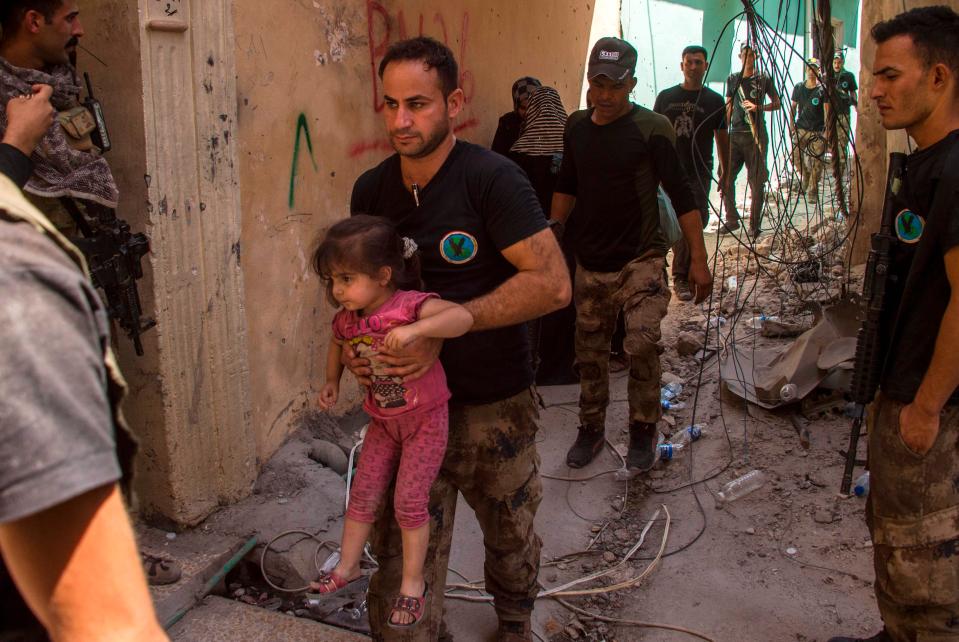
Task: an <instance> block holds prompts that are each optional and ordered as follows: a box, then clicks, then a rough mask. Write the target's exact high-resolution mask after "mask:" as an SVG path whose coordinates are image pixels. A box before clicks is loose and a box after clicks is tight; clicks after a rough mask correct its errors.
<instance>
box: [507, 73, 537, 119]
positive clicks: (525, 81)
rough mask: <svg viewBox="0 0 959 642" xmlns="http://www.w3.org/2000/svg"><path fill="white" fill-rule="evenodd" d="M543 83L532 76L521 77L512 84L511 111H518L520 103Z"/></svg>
mask: <svg viewBox="0 0 959 642" xmlns="http://www.w3.org/2000/svg"><path fill="white" fill-rule="evenodd" d="M542 86H543V83H541V82H540V81H538V80H537V79H535V78H533V77H532V76H523V77H522V78H520V79H519V80H517V81H516V82H514V83H513V109H514V110H515V111H519V106H520V103H522V102H523V100H524V99H525V98H527V97H529V95H530V94H531V93H533V91H534V90H535V89H536V88H537V87H542Z"/></svg>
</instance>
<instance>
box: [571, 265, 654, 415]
mask: <svg viewBox="0 0 959 642" xmlns="http://www.w3.org/2000/svg"><path fill="white" fill-rule="evenodd" d="M669 297H670V292H669V286H668V284H667V281H666V259H665V258H663V257H660V256H654V257H650V258H644V259H636V260H635V261H631V262H630V263H627V264H626V265H625V266H624V267H623V269H622V270H620V271H619V272H590V271H589V270H586V269H584V268H583V266H581V265H577V266H576V279H575V283H574V285H573V298H574V300H575V302H576V340H575V345H576V364H575V368H576V371H577V372H578V373H579V385H580V395H579V416H580V421H581V422H582V423H583V425H584V426H585V425H591V426H597V427H598V426H605V425H606V406H608V405H609V348H610V342H611V340H612V337H613V332H615V330H616V319H617V317H618V316H619V313H620V311H622V312H623V318H624V320H625V322H626V338H625V339H624V341H623V351H624V352H626V354H628V355H629V381H628V382H627V396H628V397H629V420H630V421H631V422H634V421H638V422H644V423H656V422H657V421H659V418H660V417H661V416H662V407H661V406H660V401H659V378H660V374H661V371H660V366H659V339H660V337H661V335H660V327H659V326H660V322H661V321H662V320H663V317H664V316H666V308H667V306H668V305H669Z"/></svg>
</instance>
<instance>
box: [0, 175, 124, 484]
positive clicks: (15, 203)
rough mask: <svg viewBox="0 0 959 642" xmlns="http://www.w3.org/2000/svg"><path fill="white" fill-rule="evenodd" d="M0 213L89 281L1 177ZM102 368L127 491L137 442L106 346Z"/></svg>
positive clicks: (76, 253)
mask: <svg viewBox="0 0 959 642" xmlns="http://www.w3.org/2000/svg"><path fill="white" fill-rule="evenodd" d="M0 210H2V211H3V212H5V214H6V216H7V217H8V218H11V219H13V220H15V221H23V222H25V223H29V224H31V225H32V226H33V227H34V228H35V229H36V230H37V231H38V232H39V233H40V234H43V235H44V236H46V237H47V238H48V239H50V240H51V241H53V242H54V243H55V244H56V245H57V246H58V247H59V248H60V249H61V250H63V252H64V253H65V254H66V255H67V256H68V257H70V259H71V260H72V261H73V262H74V263H75V264H76V266H77V269H78V270H79V271H81V272H82V273H83V275H84V276H85V277H86V278H87V280H89V279H90V273H89V271H88V269H87V261H86V258H84V256H83V253H82V252H80V250H78V249H77V248H76V246H75V245H73V244H72V243H71V242H70V241H68V240H67V238H66V237H65V236H63V234H61V233H60V232H59V231H57V228H56V227H55V226H54V225H53V224H52V223H51V222H50V220H49V219H48V218H47V217H46V216H44V215H43V214H42V213H41V212H40V211H39V210H38V209H37V208H36V207H35V206H34V205H32V204H31V203H30V202H29V201H28V200H27V199H26V197H25V196H24V195H23V193H22V192H21V191H20V190H19V189H18V188H17V186H16V185H14V183H13V181H11V180H10V179H9V178H7V177H6V176H4V175H2V174H0ZM103 366H104V368H106V373H107V396H108V399H109V401H110V410H111V414H112V416H113V425H114V427H115V439H116V448H117V458H118V460H119V463H120V468H121V470H122V471H123V485H124V488H125V490H126V489H128V486H129V482H130V480H131V478H132V473H133V457H134V455H135V454H136V448H137V446H136V439H134V437H133V433H131V432H130V429H129V427H128V426H127V423H126V420H125V419H124V418H123V411H122V408H121V405H122V402H123V398H124V397H125V396H126V393H127V384H126V381H125V380H124V379H123V375H122V374H121V373H120V367H119V366H118V365H117V361H116V356H115V355H114V353H113V348H112V347H111V346H110V345H109V343H107V345H106V346H105V349H104V351H103Z"/></svg>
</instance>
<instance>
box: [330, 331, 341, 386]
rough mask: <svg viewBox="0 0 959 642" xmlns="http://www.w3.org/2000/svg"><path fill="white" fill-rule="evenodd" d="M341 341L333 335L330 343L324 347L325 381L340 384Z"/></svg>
mask: <svg viewBox="0 0 959 642" xmlns="http://www.w3.org/2000/svg"><path fill="white" fill-rule="evenodd" d="M342 357H343V342H342V341H340V340H339V339H337V338H335V337H331V338H330V345H329V347H327V349H326V383H335V384H336V385H339V384H340V377H341V376H342V375H343V361H342Z"/></svg>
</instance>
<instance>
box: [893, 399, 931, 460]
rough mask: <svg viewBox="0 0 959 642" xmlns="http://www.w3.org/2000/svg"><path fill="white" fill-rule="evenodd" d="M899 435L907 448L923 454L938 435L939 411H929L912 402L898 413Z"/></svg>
mask: <svg viewBox="0 0 959 642" xmlns="http://www.w3.org/2000/svg"><path fill="white" fill-rule="evenodd" d="M899 435H900V436H901V437H902V441H903V443H904V444H906V447H907V448H909V450H911V451H913V452H914V453H916V454H918V455H925V454H926V453H927V452H929V450H930V449H931V448H932V445H933V444H934V443H935V441H936V437H938V436H939V413H930V412H927V411H926V410H924V409H923V408H921V407H920V406H919V404H917V403H915V402H913V403H911V404H909V405H907V406H903V408H902V410H901V411H900V413H899Z"/></svg>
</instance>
